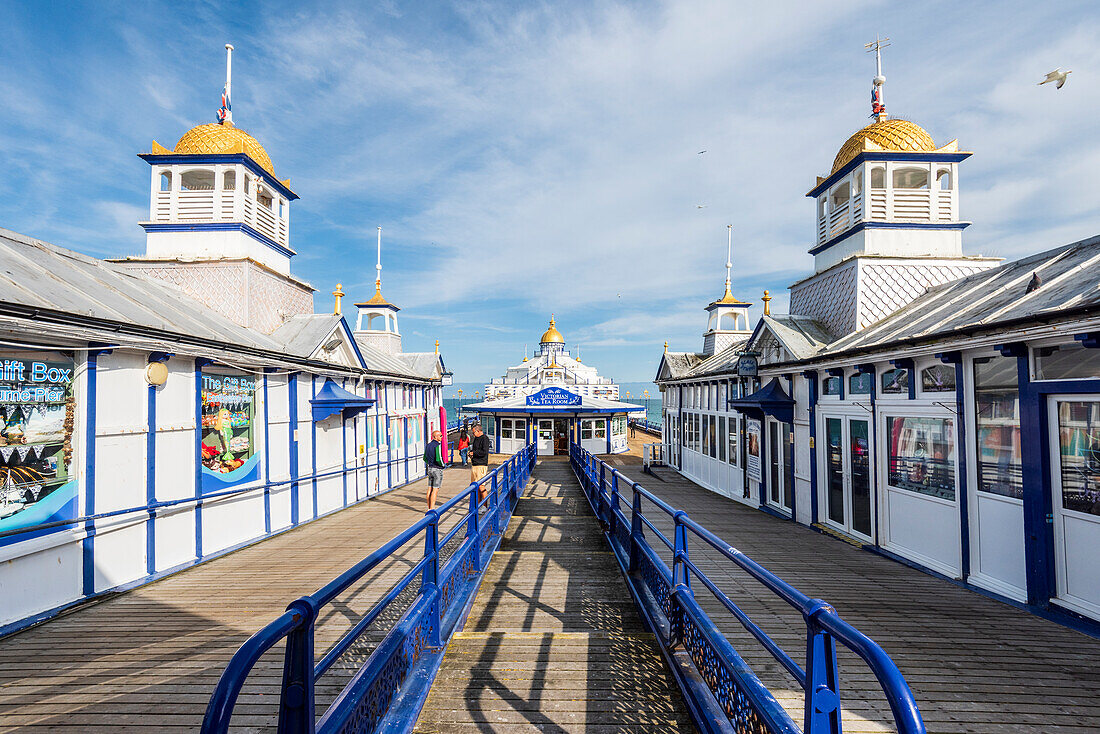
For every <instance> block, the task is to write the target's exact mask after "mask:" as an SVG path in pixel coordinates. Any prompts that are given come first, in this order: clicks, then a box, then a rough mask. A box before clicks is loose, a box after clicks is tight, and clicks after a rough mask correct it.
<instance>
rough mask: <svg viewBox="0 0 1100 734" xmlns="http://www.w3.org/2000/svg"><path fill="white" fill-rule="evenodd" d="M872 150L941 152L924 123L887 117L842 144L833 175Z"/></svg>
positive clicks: (835, 160)
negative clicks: (861, 154)
mask: <svg viewBox="0 0 1100 734" xmlns="http://www.w3.org/2000/svg"><path fill="white" fill-rule="evenodd" d="M944 147H945V148H946V147H947V146H944ZM871 150H884V151H891V152H897V153H934V152H940V151H937V149H936V145H935V143H933V142H932V136H931V135H929V134H928V131H927V130H925V129H924V128H923V127H921V126H920V125H918V124H916V123H915V122H909V120H900V119H897V118H886V119H883V120H879V121H877V122H873V123H871V124H870V125H868V126H867V127H865V128H863V129H862V130H859V131H858V132H856V133H855V134H854V135H852V137H850V138H848V140H847V141H845V143H844V145H842V146H840V151H839V152H837V154H836V158H835V159H834V160H833V170H832V171H830V172H829V175H830V176H831V175H832V174H834V173H836V172H837V171H839V170H840V169H841V168H843V167H844V166H845V164H847V163H848V162H849V161H851V160H852V159H853V158H855V157H856V156H857V155H859V154H860V153H863V152H864V151H871ZM943 152H946V151H943Z"/></svg>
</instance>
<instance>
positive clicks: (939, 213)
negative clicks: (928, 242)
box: [936, 191, 955, 219]
mask: <svg viewBox="0 0 1100 734" xmlns="http://www.w3.org/2000/svg"><path fill="white" fill-rule="evenodd" d="M936 203H937V204H938V205H939V208H938V209H937V210H936V218H937V219H954V218H955V192H954V191H937V192H936Z"/></svg>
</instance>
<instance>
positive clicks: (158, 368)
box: [145, 352, 173, 387]
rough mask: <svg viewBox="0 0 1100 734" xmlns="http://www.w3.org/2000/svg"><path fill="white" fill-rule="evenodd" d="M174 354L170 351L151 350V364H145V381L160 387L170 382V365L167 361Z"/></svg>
mask: <svg viewBox="0 0 1100 734" xmlns="http://www.w3.org/2000/svg"><path fill="white" fill-rule="evenodd" d="M172 356H173V355H172V354H170V353H168V352H151V353H150V354H149V364H147V365H145V382H147V383H148V384H150V385H152V386H153V387H160V386H161V385H163V384H164V383H166V382H168V365H166V364H165V362H167V361H168V360H169V359H170V358H171V357H172Z"/></svg>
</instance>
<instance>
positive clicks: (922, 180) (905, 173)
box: [894, 167, 928, 189]
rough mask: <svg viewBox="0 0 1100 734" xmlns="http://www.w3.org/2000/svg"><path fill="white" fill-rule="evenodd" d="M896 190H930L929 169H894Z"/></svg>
mask: <svg viewBox="0 0 1100 734" xmlns="http://www.w3.org/2000/svg"><path fill="white" fill-rule="evenodd" d="M894 188H895V189H927V188H928V169H927V168H916V167H906V168H895V169H894Z"/></svg>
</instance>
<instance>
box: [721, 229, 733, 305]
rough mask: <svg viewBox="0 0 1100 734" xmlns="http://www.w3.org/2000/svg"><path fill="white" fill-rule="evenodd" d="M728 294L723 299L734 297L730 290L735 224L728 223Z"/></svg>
mask: <svg viewBox="0 0 1100 734" xmlns="http://www.w3.org/2000/svg"><path fill="white" fill-rule="evenodd" d="M726 240H727V241H726V295H725V296H723V300H725V299H729V298H733V293H732V292H731V291H730V269H731V268H732V267H733V225H732V224H727V225H726Z"/></svg>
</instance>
